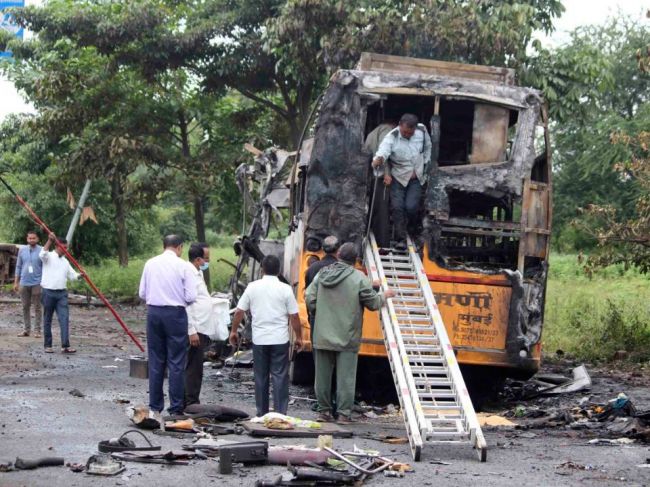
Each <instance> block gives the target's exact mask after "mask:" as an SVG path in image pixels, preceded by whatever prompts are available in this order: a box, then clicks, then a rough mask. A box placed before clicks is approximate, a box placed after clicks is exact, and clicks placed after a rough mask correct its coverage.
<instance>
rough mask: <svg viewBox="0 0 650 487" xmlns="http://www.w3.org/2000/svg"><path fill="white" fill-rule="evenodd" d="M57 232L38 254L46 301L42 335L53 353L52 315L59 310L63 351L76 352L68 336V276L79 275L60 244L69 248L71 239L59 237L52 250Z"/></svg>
mask: <svg viewBox="0 0 650 487" xmlns="http://www.w3.org/2000/svg"><path fill="white" fill-rule="evenodd" d="M55 239H56V236H55V235H54V234H53V233H52V234H50V238H48V240H47V243H46V244H45V245H44V246H43V248H42V249H41V251H40V252H39V254H38V256H39V257H40V259H41V261H42V262H43V274H42V277H41V289H42V291H41V302H42V304H43V336H44V338H45V353H53V352H54V350H53V349H52V317H53V316H54V312H55V311H56V317H57V318H58V320H59V327H60V328H61V351H62V352H63V353H75V352H76V350H75V349H74V348H71V347H70V336H69V327H68V320H69V311H68V289H67V287H68V280H70V281H76V280H77V278H78V277H79V274H77V273H76V272H75V271H74V270H73V269H72V266H70V262H68V259H66V258H65V257H64V256H63V255H64V254H63V250H62V249H61V248H64V249H67V248H68V242H67V240H66V239H64V238H60V239H59V245H57V246H56V249H55V250H53V251H52V252H50V247H51V246H52V243H53V242H54V241H55Z"/></svg>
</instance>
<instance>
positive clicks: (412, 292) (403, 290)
mask: <svg viewBox="0 0 650 487" xmlns="http://www.w3.org/2000/svg"><path fill="white" fill-rule="evenodd" d="M394 291H395V292H396V293H397V296H395V299H399V298H400V297H401V295H402V294H406V295H408V296H413V297H418V298H421V299H424V296H422V290H421V289H420V287H419V286H418V287H400V288H397V289H395V290H394ZM416 295H417V296H416Z"/></svg>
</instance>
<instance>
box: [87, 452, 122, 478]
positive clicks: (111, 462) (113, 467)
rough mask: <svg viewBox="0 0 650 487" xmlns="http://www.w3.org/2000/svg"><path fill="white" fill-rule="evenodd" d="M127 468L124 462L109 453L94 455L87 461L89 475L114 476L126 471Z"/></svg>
mask: <svg viewBox="0 0 650 487" xmlns="http://www.w3.org/2000/svg"><path fill="white" fill-rule="evenodd" d="M125 468H126V467H124V465H123V464H122V462H120V461H118V460H116V459H114V458H112V457H111V455H109V454H107V453H100V454H98V455H92V456H91V457H90V458H89V459H88V461H87V462H86V473H87V474H89V475H103V476H113V475H117V474H119V473H122V472H124V470H125Z"/></svg>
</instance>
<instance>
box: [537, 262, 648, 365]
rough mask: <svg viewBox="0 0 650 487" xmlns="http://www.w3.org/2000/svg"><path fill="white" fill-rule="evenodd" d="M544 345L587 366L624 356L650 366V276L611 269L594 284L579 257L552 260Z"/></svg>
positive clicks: (599, 274)
mask: <svg viewBox="0 0 650 487" xmlns="http://www.w3.org/2000/svg"><path fill="white" fill-rule="evenodd" d="M550 265H551V268H550V274H549V280H548V288H547V295H546V312H545V325H544V332H543V335H542V336H543V345H544V350H545V352H546V353H547V354H553V353H555V351H556V350H562V351H564V352H565V353H567V354H569V355H571V356H573V357H575V358H577V359H579V360H587V361H606V360H611V359H612V358H613V356H614V354H615V352H617V351H619V350H620V351H625V352H627V354H628V357H629V359H630V360H632V361H648V360H650V276H644V275H642V274H640V273H639V272H638V271H637V270H636V269H633V268H632V269H627V270H626V269H625V268H624V267H622V266H610V267H607V268H605V269H602V270H599V271H597V272H596V273H594V275H593V276H592V277H591V278H590V277H589V276H587V275H586V274H585V273H584V271H583V270H582V266H581V265H580V264H579V263H578V259H577V256H575V255H552V256H551V261H550Z"/></svg>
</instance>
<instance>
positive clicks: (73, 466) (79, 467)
mask: <svg viewBox="0 0 650 487" xmlns="http://www.w3.org/2000/svg"><path fill="white" fill-rule="evenodd" d="M65 466H66V467H68V468H69V469H70V471H71V472H74V473H79V472H83V471H84V470H86V466H85V465H84V464H83V463H66V464H65Z"/></svg>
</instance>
